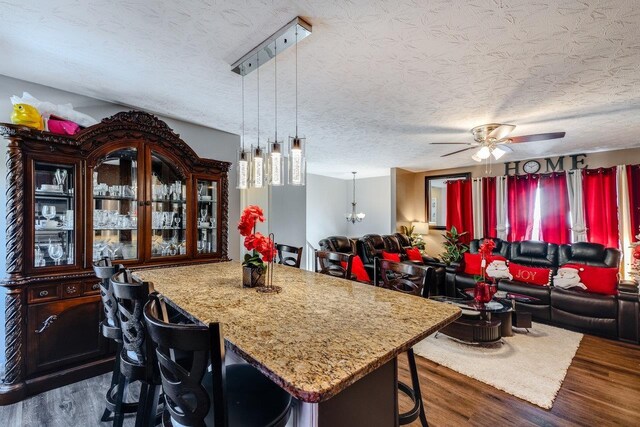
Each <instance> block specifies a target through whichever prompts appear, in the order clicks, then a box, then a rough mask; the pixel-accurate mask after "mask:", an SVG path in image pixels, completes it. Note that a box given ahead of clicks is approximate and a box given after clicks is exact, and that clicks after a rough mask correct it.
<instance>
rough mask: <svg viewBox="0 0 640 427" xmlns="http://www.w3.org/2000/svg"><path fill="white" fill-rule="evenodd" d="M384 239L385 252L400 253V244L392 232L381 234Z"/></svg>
mask: <svg viewBox="0 0 640 427" xmlns="http://www.w3.org/2000/svg"><path fill="white" fill-rule="evenodd" d="M382 238H383V239H384V243H385V246H386V248H387V252H395V253H402V245H401V244H400V241H399V240H398V238H397V237H396V236H394V235H393V234H391V235H387V236H382Z"/></svg>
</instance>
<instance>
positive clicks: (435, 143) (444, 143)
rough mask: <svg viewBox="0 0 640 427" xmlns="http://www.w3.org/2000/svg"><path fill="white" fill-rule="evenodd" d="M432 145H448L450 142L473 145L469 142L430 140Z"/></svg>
mask: <svg viewBox="0 0 640 427" xmlns="http://www.w3.org/2000/svg"><path fill="white" fill-rule="evenodd" d="M429 144H431V145H448V144H456V145H471V143H469V142H430V143H429Z"/></svg>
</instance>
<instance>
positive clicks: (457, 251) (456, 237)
mask: <svg viewBox="0 0 640 427" xmlns="http://www.w3.org/2000/svg"><path fill="white" fill-rule="evenodd" d="M465 234H467V232H466V231H463V232H462V233H458V230H457V229H456V228H455V227H451V230H449V231H447V232H446V233H445V234H444V244H443V246H444V249H445V251H444V252H443V253H441V254H440V259H441V260H442V261H443V262H444V263H445V264H447V265H449V264H451V263H452V262H460V261H461V260H462V256H463V254H464V253H465V252H467V251H468V250H469V247H468V246H467V245H465V244H464V243H462V242H461V241H460V238H461V237H462V236H464V235H465Z"/></svg>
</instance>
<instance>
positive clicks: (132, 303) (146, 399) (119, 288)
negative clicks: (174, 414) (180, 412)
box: [110, 269, 161, 427]
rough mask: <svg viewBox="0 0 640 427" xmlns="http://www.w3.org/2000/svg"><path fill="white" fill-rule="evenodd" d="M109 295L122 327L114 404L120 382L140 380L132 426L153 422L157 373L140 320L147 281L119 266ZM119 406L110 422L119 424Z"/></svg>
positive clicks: (121, 387) (119, 399)
mask: <svg viewBox="0 0 640 427" xmlns="http://www.w3.org/2000/svg"><path fill="white" fill-rule="evenodd" d="M110 284H111V287H112V288H113V294H114V296H115V298H116V300H117V301H118V320H119V322H120V327H121V329H122V346H123V348H122V351H121V353H120V375H121V376H122V377H124V380H121V381H119V382H118V391H117V397H116V403H118V402H122V400H123V395H124V384H125V383H132V382H134V381H139V382H140V396H139V399H138V410H137V413H136V423H135V426H136V427H150V426H155V425H156V412H157V408H158V400H159V394H160V389H161V387H160V376H159V373H158V369H157V364H156V360H155V351H154V348H153V343H152V341H151V340H149V339H148V336H147V331H146V327H145V323H144V319H143V313H142V311H143V308H144V305H145V304H146V302H147V301H148V299H149V283H147V282H143V281H140V280H137V279H136V278H134V277H133V275H132V274H131V271H130V270H126V269H122V270H120V271H118V272H116V273H115V274H114V275H113V276H111V279H110ZM123 418H124V415H123V411H122V407H120V406H119V405H116V408H115V416H114V421H113V425H114V426H116V427H120V426H122V422H123Z"/></svg>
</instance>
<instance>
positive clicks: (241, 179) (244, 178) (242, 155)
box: [236, 75, 250, 190]
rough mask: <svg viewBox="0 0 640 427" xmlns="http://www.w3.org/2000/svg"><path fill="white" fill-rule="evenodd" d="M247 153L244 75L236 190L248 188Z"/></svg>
mask: <svg viewBox="0 0 640 427" xmlns="http://www.w3.org/2000/svg"><path fill="white" fill-rule="evenodd" d="M249 157H250V156H249V153H248V152H247V151H246V150H245V149H244V75H243V76H242V141H241V145H240V150H238V159H237V160H238V166H237V170H236V183H237V185H236V188H237V189H238V190H246V189H247V188H249Z"/></svg>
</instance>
